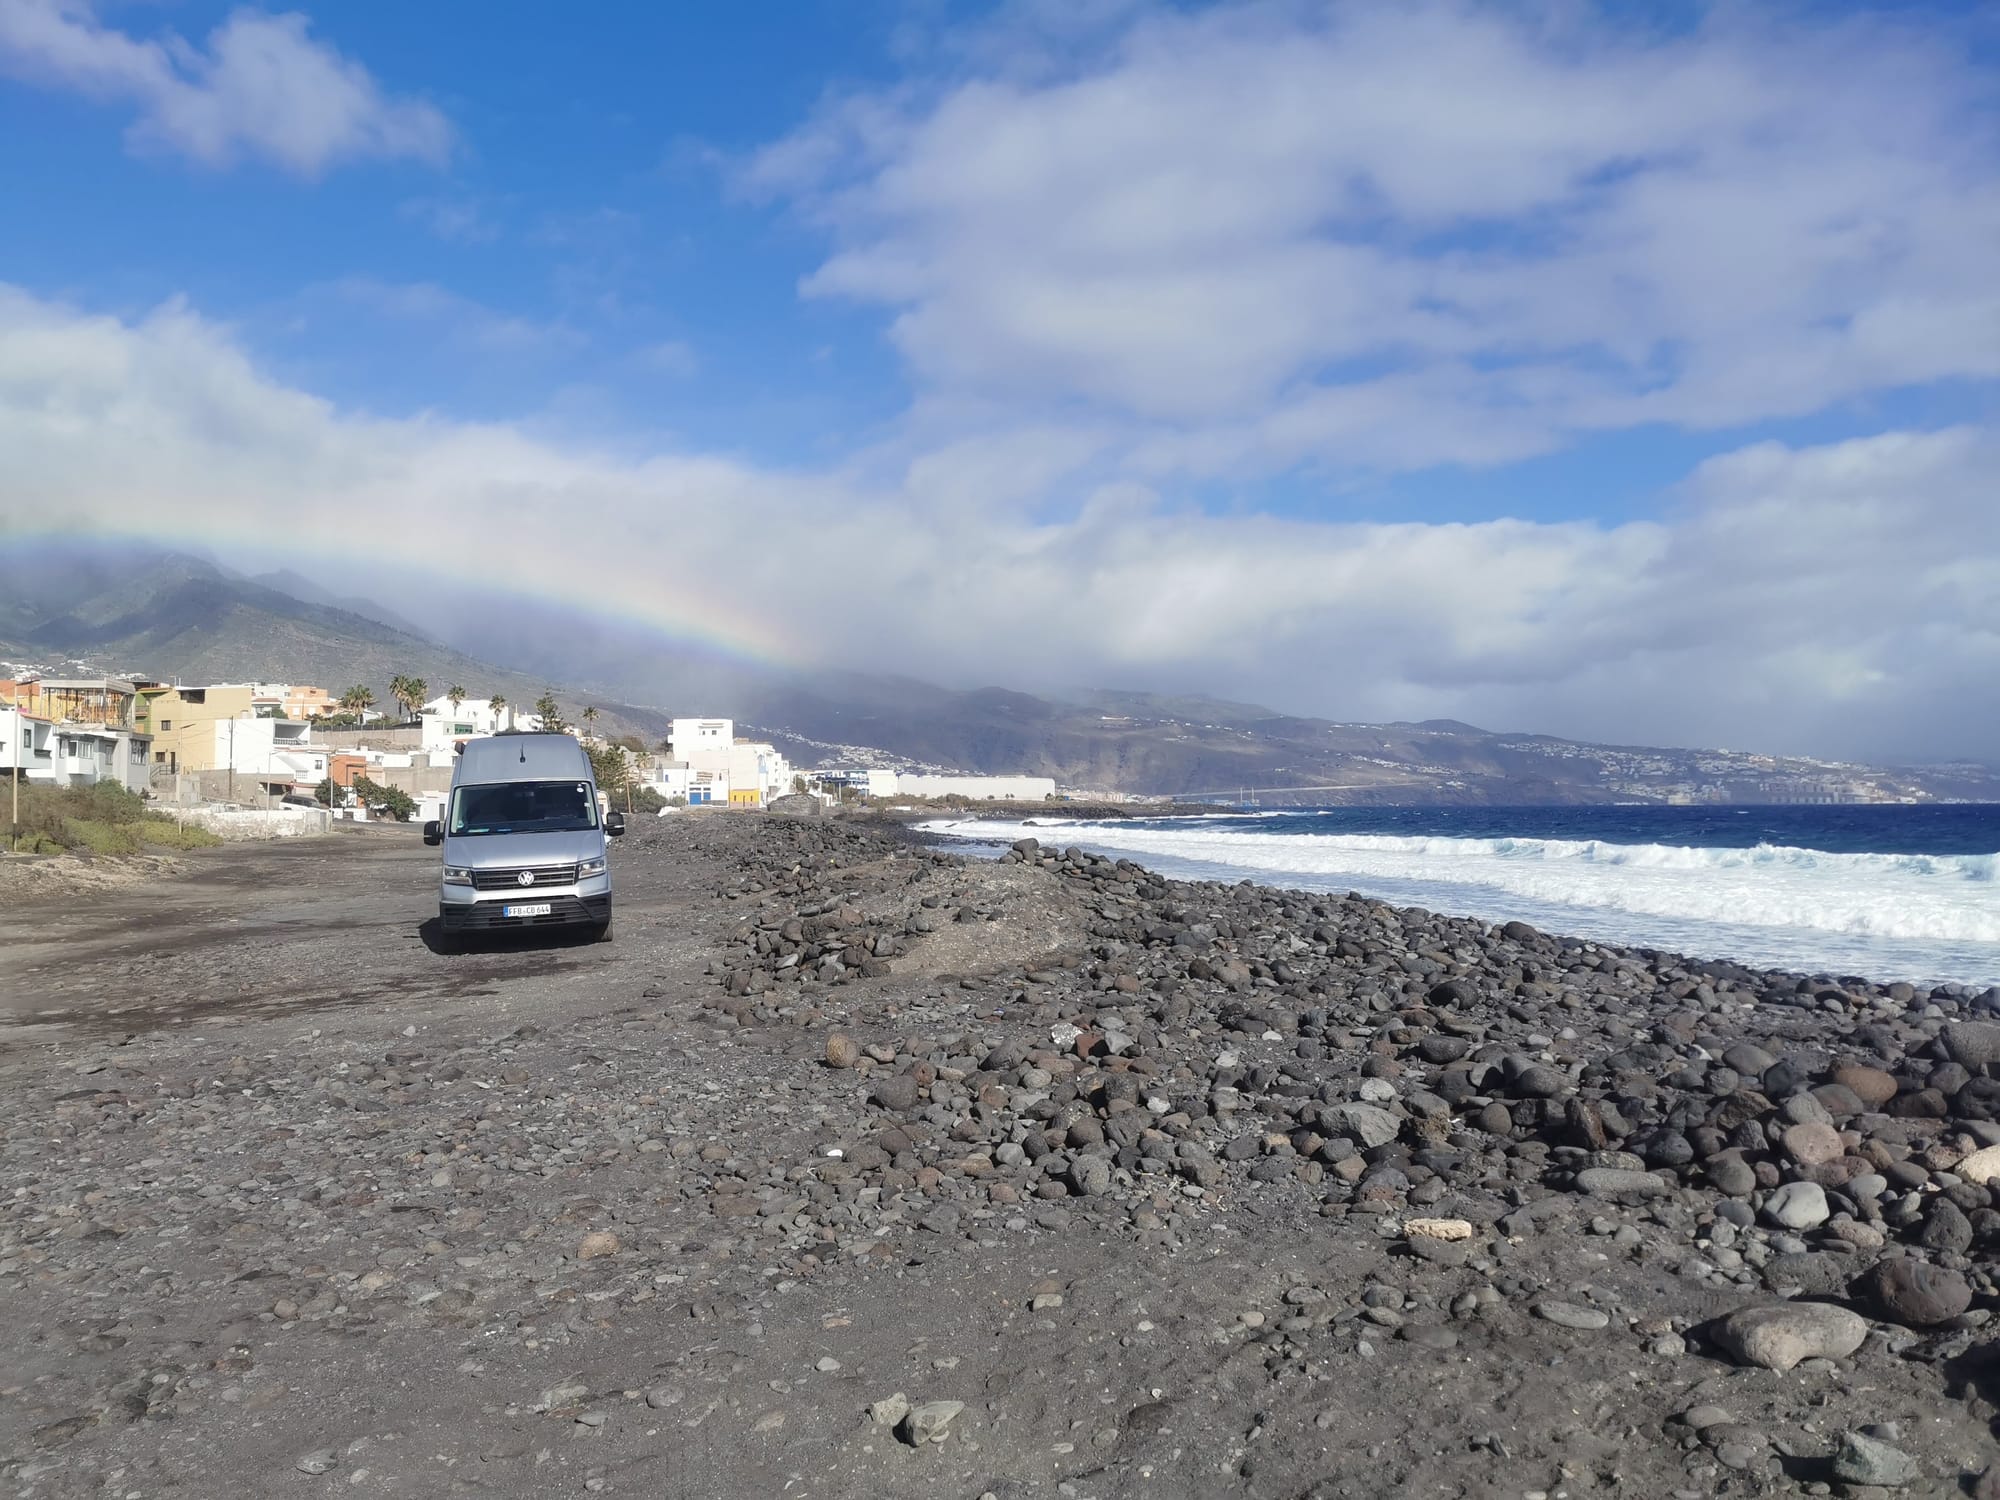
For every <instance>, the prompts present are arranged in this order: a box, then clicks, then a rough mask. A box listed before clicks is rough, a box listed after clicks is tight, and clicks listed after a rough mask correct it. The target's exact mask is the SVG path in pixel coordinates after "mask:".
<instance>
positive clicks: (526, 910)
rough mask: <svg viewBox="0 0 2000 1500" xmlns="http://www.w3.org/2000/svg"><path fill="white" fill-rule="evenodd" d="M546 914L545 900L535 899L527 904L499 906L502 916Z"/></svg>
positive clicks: (547, 908) (536, 915)
mask: <svg viewBox="0 0 2000 1500" xmlns="http://www.w3.org/2000/svg"><path fill="white" fill-rule="evenodd" d="M548 914H549V903H548V902H546V901H537V902H534V903H533V904H531V905H528V906H503V907H501V908H500V915H501V916H503V917H546V916H547V915H548Z"/></svg>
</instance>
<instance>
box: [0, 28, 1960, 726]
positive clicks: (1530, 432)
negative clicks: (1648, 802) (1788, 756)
mask: <svg viewBox="0 0 2000 1500" xmlns="http://www.w3.org/2000/svg"><path fill="white" fill-rule="evenodd" d="M775 14H782V19H783V24H782V25H774V24H771V22H770V21H769V19H768V18H769V17H770V16H772V15H775ZM1996 37H2000V22H1996V21H1995V19H1994V13H1993V12H1991V11H1990V10H1989V9H1987V8H1984V7H1980V6H1975V5H1963V4H1940V5H1910V4H1881V5H1867V6H1842V5H1834V4H1831V3H1814V4H1800V5H1794V6H1788V7H1780V6H1742V5H1717V6H1707V5H1695V4H1672V5H1664V4H1663V5H1654V6H1647V7H1637V6H1622V5H1621V6H1610V5H1606V6H1592V5H1589V4H1580V3H1564V4H1549V5H1526V4H1481V3H1477V0H1426V3H1420V4H1411V5H1397V6H1376V5H1361V4H1344V3H1338V0H1320V3H1315V0H1267V3H1250V4H1222V5H1193V4H1190V5H1184V6H1178V7H1174V8H1163V7H1157V6H1143V5H1137V4H1131V3H1126V0H1092V3H1089V4H1059V3H1056V0H1015V3H1007V4H995V5H989V6H981V7H974V6H968V5H947V4H943V3H908V4H892V3H882V4H876V5H859V4H853V3H840V4H836V3H830V0H829V3H799V4H793V5H787V6H785V7H784V8H783V9H782V12H781V13H779V12H771V11H768V10H764V9H761V8H755V7H724V6H703V7H693V6H630V7H620V8H617V9H616V10H615V11H607V12H604V13H602V14H599V15H594V16H587V17H584V18H583V19H581V20H579V18H577V17H575V16H569V17H565V18H564V19H563V20H562V21H561V23H560V24H558V23H557V21H556V20H555V19H554V17H553V15H552V14H551V13H549V12H546V11H543V10H540V9H532V8H525V7H519V8H517V7H504V6H503V7H491V6H474V5H469V4H456V3H454V4H432V5H425V6H414V7H410V6H388V5H380V4H360V3H355V4H343V5H339V6H332V5H316V6H314V5H309V6H304V7H296V6H288V5H284V4H274V5H271V6H269V7H267V8H259V7H256V6H247V7H246V6H235V5H217V4H206V3H193V0H186V3H172V0H169V3H118V0H97V3H91V0H4V3H0V141H4V142H6V143H7V146H6V148H5V149H0V202H4V203H6V204H7V205H9V206H10V212H8V213H7V214H6V216H5V218H4V220H0V287H4V288H5V289H6V292H7V300H5V301H4V302H0V439H5V440H8V441H9V442H10V443H11V447H10V452H13V453H16V454H17V455H19V456H20V463H19V465H18V466H17V473H16V476H15V478H14V479H13V480H11V481H7V480H0V522H8V521H19V520H32V519H35V518H36V517H37V516H43V517H45V516H46V514H47V513H48V512H49V511H50V509H51V508H52V507H53V508H54V509H57V510H61V509H63V508H65V507H67V508H68V509H69V510H70V511H71V512H73V513H74V514H75V515H76V516H77V518H78V519H81V520H87V521H90V522H92V523H94V524H99V525H104V526H108V527H111V528H114V529H120V530H144V529H147V528H148V527H156V528H158V527H161V525H162V523H161V522H160V521H159V520H158V519H157V518H159V517H161V516H162V515H172V516H174V517H175V518H176V520H177V523H178V529H179V532H180V534H184V535H185V534H195V535H199V536H201V537H203V538H204V539H206V540H209V541H211V542H214V543H218V544H221V545H224V546H225V547H226V546H227V544H228V542H229V541H230V539H231V538H233V537H237V536H243V537H246V538H247V537H252V536H263V535H265V534H267V533H268V531H269V529H270V528H269V523H268V517H269V515H270V513H271V512H273V511H274V510H275V511H277V512H280V513H282V512H284V511H286V509H287V508H288V507H291V508H293V509H295V511H296V513H297V515H298V516H299V517H300V520H299V522H298V525H299V527H300V528H302V529H301V530H300V531H299V533H298V535H299V536H300V538H301V539H302V540H306V541H310V542H312V543H313V544H314V545H316V546H320V547H322V548H325V547H335V548H336V549H337V548H338V547H339V546H343V545H351V537H344V536H343V537H329V536H326V535H323V534H321V533H319V532H316V531H314V530H312V528H313V527H314V526H317V525H320V524H321V523H320V522H319V521H317V520H314V519H312V518H314V517H318V516H321V515H324V514H329V513H334V512H341V513H345V514H348V515H350V516H351V515H356V514H361V513H364V512H371V513H372V512H374V511H379V512H380V514H382V515H383V516H384V518H385V519H394V518H395V517H397V516H398V515H399V514H403V513H406V512H407V513H416V514H422V515H426V516H430V517H433V518H435V519H437V520H438V521H439V522H440V523H443V522H446V521H449V520H451V519H454V518H456V519H461V520H462V519H468V518H469V519H471V520H473V521H475V522H476V521H480V520H482V519H485V518H491V517H496V516H504V515H508V514H512V513H514V512H513V509H512V508H513V507H517V506H518V507H521V509H522V510H523V511H524V512H525V511H526V510H527V509H529V508H530V501H531V500H533V501H535V502H536V503H540V504H543V505H554V506H560V507H562V508H563V510H564V513H566V514H571V515H574V516H575V517H577V518H578V519H579V520H581V521H584V522H586V523H588V524H592V525H596V526H598V527H600V528H603V529H606V530H612V531H619V530H623V531H627V532H630V531H633V530H635V529H636V531H637V532H638V533H639V534H640V539H638V540H635V541H633V542H632V543H630V544H629V545H628V546H626V547H625V548H624V549H623V552H624V553H625V554H626V555H625V557H624V559H623V561H622V563H621V564H620V566H621V567H623V568H625V569H627V570H629V571H628V572H625V573H622V574H620V575H619V576H617V577H615V578H608V579H607V578H606V577H604V576H601V575H600V576H590V577H585V576H581V575H579V576H578V577H576V578H574V579H566V580H559V585H560V587H558V588H557V590H556V591H557V592H561V589H562V588H567V589H569V590H570V591H571V592H573V593H574V594H576V595H577V596H578V597H580V598H585V599H589V600H591V601H593V602H596V603H599V604H602V605H603V606H605V607H607V608H611V609H614V610H619V611H622V612H624V613H627V614H630V615H643V617H644V618H646V619H647V620H649V621H651V622H652V623H655V624H657V625H659V626H660V627H661V628H662V629H663V630H664V631H665V632H666V635H665V637H663V639H665V640H668V641H671V640H673V639H675V638H677V636H679V637H688V638H699V639H705V640H709V641H720V642H722V643H724V644H730V643H732V642H733V643H735V644H737V645H739V646H741V647H742V649H744V650H745V651H747V652H749V653H750V654H753V655H758V656H764V657H770V658H774V659H779V660H785V661H794V662H796V661H808V660H811V659H813V658H814V657H815V656H816V655H820V654H835V655H838V656H839V657H840V658H841V659H843V660H852V659H854V658H855V657H856V656H857V655H860V656H863V657H866V656H867V655H868V654H869V653H871V652H874V653H881V654H888V653H889V651H890V646H889V644H888V643H894V645H893V652H894V654H896V655H897V656H898V657H899V658H907V659H899V660H898V661H897V662H896V664H897V665H899V666H901V667H904V668H907V669H911V670H919V671H924V672H928V673H932V674H934V675H937V676H940V677H943V678H947V679H950V680H955V681H964V682H968V683H969V682H976V681H989V680H990V681H1006V682H1011V683H1020V684H1022V685H1035V684H1059V683H1061V682H1065V681H1067V682H1106V683H1116V682H1139V683H1145V684H1148V685H1159V686H1173V687H1182V686H1185V687H1198V688H1205V689H1207V690H1211V691H1218V692H1227V693H1229V694H1230V695H1232V696H1257V695H1259V694H1262V695H1263V696H1265V697H1267V698H1272V699H1275V700H1278V701H1281V702H1282V704H1283V706H1285V707H1288V708H1296V709H1302V710H1306V711H1318V712H1324V713H1327V714H1329V715H1331V716H1334V717H1340V718H1349V719H1352V718H1362V717H1369V716H1385V717H1386V716H1393V715H1409V716H1420V715H1429V714H1443V713H1448V714H1451V715H1454V716H1457V717H1465V718H1472V719H1476V720H1485V721H1487V722H1494V723H1501V724H1505V725H1507V726H1509V727H1524V728H1547V729H1552V730H1556V731H1567V732H1573V733H1589V734H1595V735H1598V736H1600V737H1610V738H1621V737H1622V738H1652V739H1675V740H1682V741H1688V740H1694V739H1699V738H1708V739H1726V740H1728V741H1729V742H1731V743H1734V744H1757V743H1767V744H1770V745H1772V746H1774V747H1777V748H1814V747H1818V746H1827V747H1831V748H1836V749H1838V748H1842V747H1846V748H1852V749H1856V750H1860V749H1870V750H1883V749H1890V748H1898V745H1901V742H1903V741H1907V742H1909V743H1911V744H1914V743H1917V742H1919V741H1922V740H1923V738H1924V734H1925V732H1926V730H1925V728H1924V727H1923V726H1927V725H1928V726H1936V725H1944V726H1945V728H1944V730H1943V732H1944V733H1945V734H1946V735H1947V737H1949V738H1953V739H1954V740H1955V741H1963V742H1965V743H1968V744H1969V743H1971V742H1972V741H1974V740H1975V739H1977V738H1978V737H1979V735H1981V734H1983V733H1984V725H1985V722H1986V721H1985V720H1984V719H1980V720H1979V721H1978V723H1977V724H1976V725H1968V723H1967V722H1966V720H1965V717H1964V715H1963V714H1962V713H1960V712H1957V711H1955V709H1954V708H1953V706H1952V705H1953V701H1954V696H1955V695H1958V696H1962V694H1958V690H1957V689H1956V687H1955V684H1959V683H1963V682H1964V681H1966V680H1968V679H1969V678H1973V679H1976V678H1977V677H1979V676H1980V674H1983V673H1987V672H1990V671H1992V670H1993V669H1995V668H1996V667H2000V642H1997V641H1996V640H1995V637H1994V634H1993V631H1992V629H1991V626H1990V623H1989V621H1990V618H1991V612H1990V610H1989V606H1990V605H1991V604H1992V603H1993V602H1994V601H1995V600H1996V599H2000V582H1996V558H1995V553H1996V552H2000V547H1994V546H1992V545H1991V538H1992V527H1993V522H1992V519H1991V511H1992V510H1993V507H1992V506H1990V505H1985V504H1982V503H1981V502H1980V500H1979V498H1978V497H1979V496H1980V495H1982V494H1983V493H1984V492H1983V491H1982V488H1981V486H1982V484H1983V482H1984V481H1983V480H1982V478H1981V476H1982V475H1983V474H1984V473H1985V472H1987V471H1988V469H1987V466H1988V464H1989V461H1990V452H1991V447H1992V444H1993V442H1994V433H1995V396H1996V391H2000V300H1996V293H1995V291H1994V287H1993V278H1992V274H1991V267H1992V265H1993V264H1994V263H1995V261H1996V259H2000V109H1997V108H1996V100H1997V99H2000V90H1996V80H2000V64H1996V57H2000V51H1996ZM9 400H11V401H12V403H13V405H12V406H11V407H9V406H8V405H7V404H6V403H7V401H9ZM58 418H60V420H59V419H58ZM128 449H129V451H128ZM1884 524H1890V525H1891V526H1892V529H1893V532H1894V535H1895V538H1896V542H1897V545H1896V547H1895V548H1893V549H1885V547H1884V546H1883V544H1882V541H1881V536H1882V531H1881V527H1882V526H1883V525H1884ZM800 535H806V536H810V537H813V538H815V539H816V543H817V551H816V556H817V560H818V561H819V562H820V563H821V564H822V565H823V567H824V566H827V565H831V564H835V563H837V565H838V567H837V571H838V573H839V575H840V576H841V577H843V578H849V577H851V578H853V579H855V580H857V581H858V582H859V584H860V587H859V588H857V589H854V590H850V591H848V592H846V593H837V594H829V593H828V592H827V588H828V586H827V585H825V584H823V583H822V582H821V581H819V580H817V579H814V578H812V577H809V576H805V575H802V574H801V572H800V571H799V567H798V564H797V562H796V560H795V561H793V562H790V563H788V562H787V561H786V558H787V556H788V555H789V556H792V557H793V558H794V559H796V554H795V553H788V552H787V550H786V549H784V548H780V547H776V546H773V545H771V542H772V540H773V539H774V538H780V537H783V538H796V537H798V536H800ZM649 536H650V537H657V538H658V542H657V546H649V545H648V543H647V542H646V541H645V540H644V538H645V537H649ZM1751 537H1754V538H1755V546H1756V547H1757V548H1758V549H1761V550H1760V551H1759V553H1758V559H1759V562H1760V565H1761V566H1762V567H1763V569H1764V570H1765V572H1766V575H1767V576H1768V577H1771V578H1774V579H1778V580H1781V584H1780V585H1779V586H1777V587H1775V588H1773V589H1769V590H1765V591H1764V596H1763V597H1760V600H1759V602H1757V603H1755V604H1753V605H1750V606H1748V607H1746V606H1745V605H1744V604H1743V600H1742V597H1741V595H1740V594H1738V595H1724V594H1722V593H1719V592H1716V593H1712V592H1711V591H1714V590H1720V589H1721V588H1722V587H1723V583H1722V582H1719V581H1718V580H1731V579H1735V580H1736V582H1737V584H1738V586H1739V587H1740V585H1741V579H1740V578H1737V570H1738V565H1739V564H1740V563H1741V562H1742V554H1743V551H1744V549H1745V547H1746V546H1749V545H1750V542H1749V541H1748V540H1747V539H1748V538H1751ZM478 550H479V558H478V562H477V566H478V567H479V568H480V569H482V570H484V571H485V573H487V574H490V576H492V577H494V579H495V581H496V583H505V584H506V585H507V586H509V587H514V586H521V585H523V584H525V583H528V582H530V581H534V580H542V581H543V582H546V578H547V569H546V566H545V564H544V562H543V560H542V559H541V558H539V557H538V556H536V555H535V552H534V549H532V548H521V547H518V546H514V547H510V546H509V544H508V541H507V538H506V533H505V531H504V529H493V530H492V532H491V534H490V535H487V536H485V537H484V538H483V540H482V542H481V546H480V549H478ZM1607 580H1609V581H1607ZM1871 580H1879V583H1880V586H1881V587H1883V588H1884V589H1885V590H1887V591H1893V592H1894V593H1895V594H1896V595H1897V596H1898V597H1908V596H1909V594H1910V593H1912V592H1913V591H1915V592H1921V593H1923V594H1924V595H1926V596H1927V597H1928V598H1930V599H1931V600H1932V601H1933V602H1932V603H1929V604H1927V605H1925V606H1924V608H1923V609H1922V610H1920V611H1918V612H1917V614H1918V617H1917V618H1911V617H1910V616H1909V614H1908V612H1907V611H1905V612H1904V613H1903V614H1902V615H1900V616H1899V617H1898V618H1897V619H1896V620H1894V621H1892V622H1884V623H1878V624H1875V625H1873V626H1870V627H1867V628H1863V627H1862V626H1861V625H1860V624H1845V623H1844V624H1842V625H1840V626H1839V627H1838V628H1832V627H1829V626H1828V625H1827V624H1826V623H1825V622H1826V620H1827V619H1828V618H1829V612H1830V611H1829V607H1830V606H1831V605H1833V604H1834V603H1835V602H1836V601H1840V600H1844V599H1847V598H1849V597H1851V595H1852V592H1853V590H1854V589H1855V588H1856V587H1857V586H1862V587H1865V586H1867V585H1868V584H1869V583H1870V581H1871ZM1773 598H1775V599H1776V600H1777V601H1778V602H1777V603H1774V602H1772V600H1773ZM1694 599H1699V600H1701V601H1702V602H1703V603H1704V604H1705V605H1706V607H1707V609H1708V611H1709V615H1708V616H1706V617H1691V616H1690V615H1689V612H1688V611H1689V605H1690V601H1691V600H1694ZM974 601H979V602H977V603H975V602H974ZM1780 604H1782V605H1784V606H1787V607H1779V605H1780ZM1413 605H1414V606H1415V607H1412V606H1413ZM1023 611H1026V612H1028V613H1029V614H1030V615H1031V617H1032V620H1033V628H1026V629H1024V628H1022V625H1021V621H1020V618H1019V614H1020V613H1021V612H1023ZM1739 612H1740V613H1741V614H1742V617H1743V623H1742V625H1741V627H1740V628H1739V629H1737V630H1735V631H1733V632H1731V633H1730V634H1729V635H1728V637H1727V638H1726V639H1717V638H1716V637H1715V636H1714V633H1713V632H1712V631H1710V630H1709V629H1707V628H1706V626H1705V625H1703V624H1702V623H1701V618H1712V617H1715V616H1718V615H1721V616H1734V615H1736V614H1738V613H1739ZM1107 620H1109V621H1111V622H1113V623H1112V624H1111V625H1110V626H1109V627H1108V628H1107V625H1106V623H1105V622H1106V621H1107ZM1808 622H1810V623H1808ZM1358 638H1365V639H1366V640H1367V641H1369V642H1370V643H1371V648H1372V649H1371V650H1370V651H1369V652H1368V653H1367V664H1366V665H1365V667H1364V666H1362V665H1360V664H1358V663H1357V662H1356V660H1355V659H1354V657H1353V654H1352V643H1353V642H1354V641H1355V640H1356V639H1358ZM913 643H914V644H913ZM1858 722H1859V723H1869V724H1873V725H1875V726H1877V727H1875V728H1873V729H1871V730H1869V731H1867V732H1865V733H1864V732H1862V731H1859V730H1857V729H1855V727H1854V726H1855V725H1856V723H1858ZM1888 722H1894V723H1897V724H1902V725H1910V726H1914V727H1911V728H1909V729H1907V730H1898V731H1896V732H1895V733H1893V734H1892V733H1889V732H1887V731H1884V730H1883V729H1881V728H1880V726H1881V725H1882V724H1884V723H1888ZM1935 737H1936V735H1935V732H1933V733H1932V738H1933V739H1935ZM1892 740H1894V741H1897V742H1898V745H1892V744H1891V743H1890V741H1892ZM1902 748H1907V746H1906V745H1904V746H1902Z"/></svg>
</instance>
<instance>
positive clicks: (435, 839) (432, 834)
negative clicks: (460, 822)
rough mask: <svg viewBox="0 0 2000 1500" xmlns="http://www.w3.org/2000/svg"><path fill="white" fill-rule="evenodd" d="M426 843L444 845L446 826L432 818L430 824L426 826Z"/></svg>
mask: <svg viewBox="0 0 2000 1500" xmlns="http://www.w3.org/2000/svg"><path fill="white" fill-rule="evenodd" d="M424 842H425V843H426V844H442V843H443V842H444V824H442V823H440V822H439V821H438V820H437V819H436V818H432V819H431V820H430V822H428V823H426V824H424Z"/></svg>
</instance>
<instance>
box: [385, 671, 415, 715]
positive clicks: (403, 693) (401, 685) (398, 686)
mask: <svg viewBox="0 0 2000 1500" xmlns="http://www.w3.org/2000/svg"><path fill="white" fill-rule="evenodd" d="M389 696H390V697H391V698H394V699H395V700H396V707H397V708H398V709H400V708H402V707H403V706H404V705H405V704H406V703H408V702H409V701H410V679H409V678H407V677H405V676H404V675H403V674H402V673H401V672H398V673H397V674H396V675H395V676H394V677H391V678H390V679H389Z"/></svg>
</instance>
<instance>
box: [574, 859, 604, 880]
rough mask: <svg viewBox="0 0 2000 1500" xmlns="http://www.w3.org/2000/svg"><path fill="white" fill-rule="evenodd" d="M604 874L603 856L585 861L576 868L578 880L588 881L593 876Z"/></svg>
mask: <svg viewBox="0 0 2000 1500" xmlns="http://www.w3.org/2000/svg"><path fill="white" fill-rule="evenodd" d="M603 873H604V856H603V855H601V854H600V855H599V856H598V857H597V858H596V859H586V860H584V861H583V863H581V864H579V865H578V866H577V867H576V878H577V879H578V880H588V879H590V877H591V876H593V875H602V874H603Z"/></svg>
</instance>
